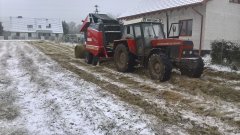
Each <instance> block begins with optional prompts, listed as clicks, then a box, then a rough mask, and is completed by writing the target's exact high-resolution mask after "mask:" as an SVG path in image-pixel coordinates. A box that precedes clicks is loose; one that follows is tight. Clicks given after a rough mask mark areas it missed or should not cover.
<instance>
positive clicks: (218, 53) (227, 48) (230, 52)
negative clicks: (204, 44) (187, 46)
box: [211, 40, 240, 66]
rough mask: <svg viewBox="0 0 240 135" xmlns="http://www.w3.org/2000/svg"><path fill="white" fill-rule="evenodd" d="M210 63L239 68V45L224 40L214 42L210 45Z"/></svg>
mask: <svg viewBox="0 0 240 135" xmlns="http://www.w3.org/2000/svg"><path fill="white" fill-rule="evenodd" d="M211 47H212V51H211V57H212V63H214V64H222V65H232V64H234V65H236V66H240V44H239V43H234V42H232V41H226V40H215V41H213V42H212V43H211Z"/></svg>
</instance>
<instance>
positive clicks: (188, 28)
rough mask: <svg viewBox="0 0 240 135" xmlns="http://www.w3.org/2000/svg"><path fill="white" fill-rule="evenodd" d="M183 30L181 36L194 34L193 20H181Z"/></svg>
mask: <svg viewBox="0 0 240 135" xmlns="http://www.w3.org/2000/svg"><path fill="white" fill-rule="evenodd" d="M179 24H180V27H181V32H180V36H192V26H193V20H192V19H191V20H181V21H179Z"/></svg>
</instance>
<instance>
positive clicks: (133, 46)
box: [113, 39, 137, 55]
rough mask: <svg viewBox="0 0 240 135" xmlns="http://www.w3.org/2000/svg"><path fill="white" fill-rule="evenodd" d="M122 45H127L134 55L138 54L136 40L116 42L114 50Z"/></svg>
mask: <svg viewBox="0 0 240 135" xmlns="http://www.w3.org/2000/svg"><path fill="white" fill-rule="evenodd" d="M120 44H123V45H125V46H126V47H127V48H128V50H129V51H130V52H131V53H132V54H134V55H136V54H137V48H136V41H135V40H134V39H123V40H115V41H114V44H113V50H115V49H116V47H117V46H118V45H120Z"/></svg>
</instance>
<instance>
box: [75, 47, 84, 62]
mask: <svg viewBox="0 0 240 135" xmlns="http://www.w3.org/2000/svg"><path fill="white" fill-rule="evenodd" d="M85 52H86V51H85V48H84V46H83V45H77V46H75V48H74V53H75V57H76V58H80V59H84V57H85Z"/></svg>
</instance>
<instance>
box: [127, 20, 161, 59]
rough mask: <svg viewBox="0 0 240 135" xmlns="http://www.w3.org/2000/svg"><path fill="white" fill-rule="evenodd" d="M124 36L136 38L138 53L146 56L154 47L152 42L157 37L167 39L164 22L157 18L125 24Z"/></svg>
mask: <svg viewBox="0 0 240 135" xmlns="http://www.w3.org/2000/svg"><path fill="white" fill-rule="evenodd" d="M123 37H125V38H128V39H134V40H135V42H136V55H138V56H146V55H148V53H149V50H150V49H151V48H152V44H151V42H152V41H153V40H156V39H165V34H164V32H163V25H162V23H160V22H158V20H156V21H152V22H150V21H149V22H147V21H145V22H139V23H134V24H128V25H125V26H124V31H123Z"/></svg>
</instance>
